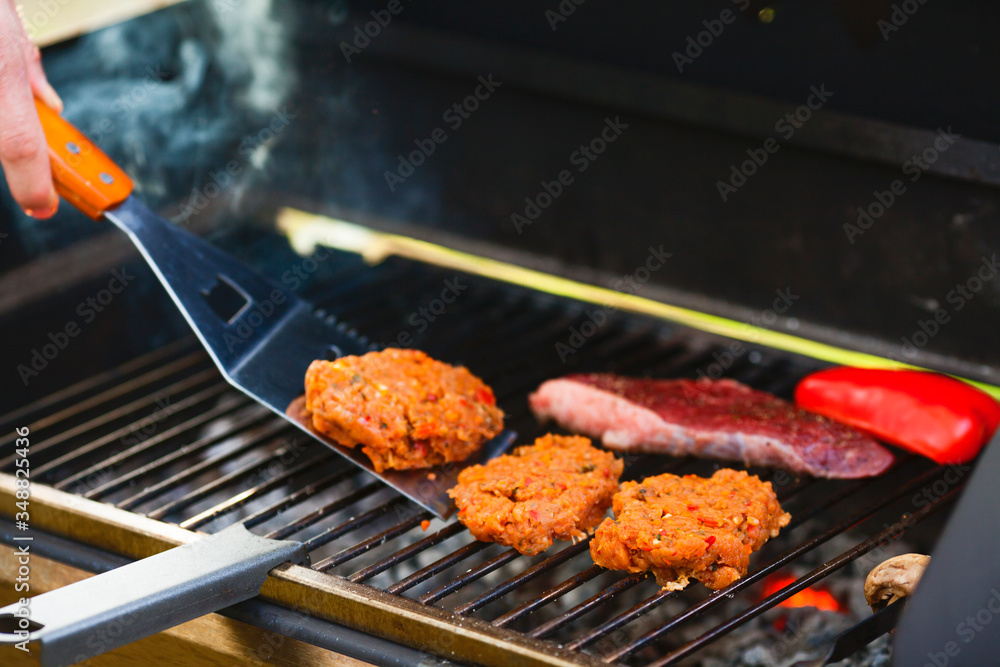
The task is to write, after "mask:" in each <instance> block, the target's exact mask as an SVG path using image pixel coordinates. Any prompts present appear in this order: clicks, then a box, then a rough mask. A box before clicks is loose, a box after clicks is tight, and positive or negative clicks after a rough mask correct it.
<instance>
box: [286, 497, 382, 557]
mask: <svg viewBox="0 0 1000 667" xmlns="http://www.w3.org/2000/svg"><path fill="white" fill-rule="evenodd" d="M401 500H402V497H401V496H397V497H396V498H393V499H392V500H390V501H389V502H386V503H383V504H381V505H379V506H378V507H376V508H375V509H371V510H368V511H367V512H365V513H364V514H360V515H358V516H356V517H354V518H352V519H350V520H348V521H345V522H344V523H342V524H340V525H338V526H333V527H332V528H327V529H326V530H324V531H323V532H322V533H320V534H318V535H315V536H313V537H310V538H309V539H308V540H306V541H305V545H306V548H307V549H308V550H309V551H313V550H314V549H318V548H319V547H321V546H323V545H324V544H327V543H328V542H332V541H333V540H335V539H337V538H338V537H341V536H343V535H346V534H347V533H349V532H351V531H352V530H357V529H358V528H361V527H362V526H366V525H368V524H370V523H371V522H373V521H375V520H376V519H378V518H379V517H383V516H385V515H386V514H388V513H389V512H391V511H392V510H393V509H394V508H395V507H397V506H398V505H399V503H400V502H401Z"/></svg>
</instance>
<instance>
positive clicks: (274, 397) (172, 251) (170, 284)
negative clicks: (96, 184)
mask: <svg viewBox="0 0 1000 667" xmlns="http://www.w3.org/2000/svg"><path fill="white" fill-rule="evenodd" d="M105 217H106V218H107V219H108V220H110V221H111V222H113V223H114V224H115V225H117V226H118V227H119V228H120V229H121V230H122V231H124V232H125V233H126V234H128V236H129V238H131V239H132V242H133V243H134V244H135V245H136V247H137V248H138V249H139V251H140V252H141V253H142V255H143V257H144V258H145V259H146V261H147V262H148V263H149V265H150V266H151V267H152V269H153V271H154V272H155V273H156V275H157V277H158V278H159V279H160V281H161V282H162V283H163V286H164V287H165V288H166V289H167V292H168V293H169V294H170V297H171V298H172V299H173V300H174V303H176V304H177V307H178V308H179V309H180V311H181V313H183V315H184V317H185V319H187V321H188V324H190V325H191V328H192V329H194V332H195V334H196V335H197V336H198V339H199V340H200V341H201V343H202V344H203V345H204V346H205V349H206V350H207V351H208V353H209V355H210V356H211V357H212V361H214V362H215V365H216V366H218V368H219V370H220V371H221V372H222V375H223V377H225V379H226V380H227V381H228V382H229V383H230V384H232V385H233V386H234V387H236V388H238V389H240V390H242V391H243V392H245V393H246V394H248V395H249V396H250V397H252V398H253V399H255V400H256V401H258V402H259V403H261V404H262V405H264V406H266V407H268V408H270V409H271V410H272V411H273V412H274V413H276V414H278V415H281V416H282V417H283V418H285V419H287V420H288V421H289V422H291V423H292V424H294V425H295V426H297V427H298V428H300V429H301V430H302V431H304V432H306V433H308V434H309V435H311V436H312V437H314V438H316V439H317V440H319V441H320V442H323V443H324V444H326V445H327V446H329V447H331V448H332V449H334V450H335V451H337V452H338V453H339V454H341V455H342V456H344V457H345V458H347V459H349V460H351V461H352V462H353V463H355V464H356V465H358V466H359V467H361V468H363V469H365V470H367V471H368V472H369V473H371V474H372V475H374V476H376V477H378V478H380V479H382V480H383V481H384V482H385V483H387V484H388V485H389V486H391V487H393V488H394V489H396V490H397V491H399V492H400V493H402V494H403V495H405V496H407V497H408V498H411V499H412V500H414V501H415V502H417V503H418V504H420V505H421V506H423V507H425V508H426V509H428V510H430V511H431V512H433V513H434V514H435V515H436V516H438V517H441V518H447V517H448V516H450V515H451V513H452V512H453V511H454V504H453V503H452V501H451V498H449V497H448V494H447V490H448V489H449V488H450V487H451V486H453V485H454V481H455V478H456V477H457V475H458V473H459V472H460V470H461V468H463V467H465V466H466V465H471V464H474V463H477V462H481V461H482V460H484V459H486V458H489V457H491V456H496V455H497V454H499V453H501V452H503V451H504V450H506V449H507V448H508V447H509V446H510V445H511V444H512V443H513V440H514V437H515V434H514V433H512V432H509V431H505V432H503V433H501V434H500V435H499V436H497V437H496V438H494V439H493V440H492V441H491V442H489V443H487V444H486V445H485V446H484V447H483V449H482V450H480V452H479V453H478V455H477V456H475V457H472V458H470V459H469V460H467V461H465V462H463V463H462V464H454V465H448V466H445V467H444V469H443V470H442V471H441V474H440V475H439V476H438V475H436V479H434V481H429V480H428V477H427V471H425V470H414V471H386V472H382V473H378V472H376V471H375V468H374V467H373V466H372V464H371V461H370V460H369V459H368V457H367V456H365V455H364V454H363V453H361V452H360V451H358V450H357V449H350V448H348V447H344V446H342V445H340V444H338V443H336V442H334V441H333V440H330V439H329V438H326V437H323V436H321V435H319V434H318V433H316V432H315V431H313V430H312V429H310V428H309V425H308V423H307V422H305V421H300V420H297V419H293V418H291V417H289V416H288V414H287V410H288V407H289V406H290V405H291V404H292V402H293V401H294V400H295V399H296V398H297V397H299V396H300V395H301V394H302V393H303V380H304V377H305V372H306V369H307V368H308V367H309V364H310V363H311V362H312V361H313V360H315V359H332V358H336V357H340V356H343V355H348V354H364V353H365V352H367V351H368V350H369V349H370V348H369V346H368V345H367V344H366V343H365V341H364V340H362V339H361V338H360V337H359V336H357V335H356V334H355V333H354V332H353V331H350V330H348V329H347V328H345V327H342V326H336V325H335V324H334V323H333V321H332V318H327V319H325V320H324V319H321V318H320V317H319V316H317V315H316V313H314V310H313V308H312V306H311V305H310V304H308V303H307V302H305V301H303V300H302V299H300V298H299V297H298V296H296V295H295V294H294V293H293V292H291V291H290V290H287V289H283V288H281V287H278V286H277V285H275V284H273V283H271V282H270V281H268V280H267V279H265V278H263V277H262V276H260V275H259V274H257V273H255V272H253V271H251V270H250V269H248V268H247V267H245V266H243V265H242V264H240V263H239V262H237V261H236V260H235V259H233V258H232V257H230V256H229V255H227V254H226V253H224V252H222V251H221V250H218V249H217V248H215V247H213V246H212V245H211V244H210V243H207V242H206V241H203V240H202V239H200V238H198V237H197V236H194V235H193V234H191V233H189V232H187V231H186V230H184V229H183V228H181V227H178V226H177V225H174V224H172V223H170V222H168V221H166V220H164V219H163V218H161V217H159V216H158V215H156V214H155V213H153V212H152V211H150V210H149V209H148V208H147V207H146V206H145V205H144V204H143V203H142V202H140V201H139V200H137V199H136V198H135V197H129V198H128V199H127V200H125V202H124V203H123V204H121V205H120V206H118V207H117V208H115V209H113V210H111V211H108V212H107V213H105ZM210 299H211V300H212V301H213V302H214V303H215V304H216V305H215V306H213V305H212V302H210ZM220 313H221V314H220Z"/></svg>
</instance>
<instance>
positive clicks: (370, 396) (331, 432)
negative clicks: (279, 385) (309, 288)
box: [306, 348, 503, 472]
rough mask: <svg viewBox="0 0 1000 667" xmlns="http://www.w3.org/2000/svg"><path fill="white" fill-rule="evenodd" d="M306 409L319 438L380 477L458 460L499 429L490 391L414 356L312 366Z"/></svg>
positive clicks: (391, 354)
mask: <svg viewBox="0 0 1000 667" xmlns="http://www.w3.org/2000/svg"><path fill="white" fill-rule="evenodd" d="M306 410H307V411H308V412H309V414H310V417H311V423H312V426H313V428H315V429H316V430H317V431H319V432H320V433H323V434H325V435H327V436H329V437H330V438H332V439H333V440H336V441H337V442H339V443H340V444H342V445H344V446H345V447H354V446H356V445H361V448H362V451H363V452H364V453H365V454H367V455H368V458H370V459H371V461H372V465H373V466H374V467H375V470H376V471H378V472H382V471H383V470H386V469H395V470H405V469H409V468H428V467H431V466H436V465H441V464H443V463H448V462H450V461H461V460H464V459H466V458H467V457H468V456H469V455H470V454H472V453H473V452H475V451H476V450H478V449H479V448H480V447H481V446H482V445H483V443H484V442H486V441H487V440H489V439H490V438H492V437H494V436H495V435H496V434H497V433H499V432H500V431H501V430H502V429H503V412H502V411H501V410H500V408H498V407H497V405H496V399H495V398H494V397H493V390H492V389H490V388H489V387H488V386H487V385H486V384H484V383H483V381H482V380H480V379H479V378H478V377H476V376H475V375H473V374H472V373H470V372H469V371H468V369H466V368H465V367H463V366H451V365H449V364H446V363H443V362H441V361H436V360H434V359H431V358H430V357H429V356H427V354H425V353H424V352H421V351H419V350H400V349H395V348H387V349H385V350H382V351H381V352H369V353H368V354H365V355H363V356H360V357H359V356H347V357H341V358H340V359H337V360H336V361H319V360H318V361H314V362H313V363H312V364H310V366H309V370H308V371H306Z"/></svg>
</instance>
